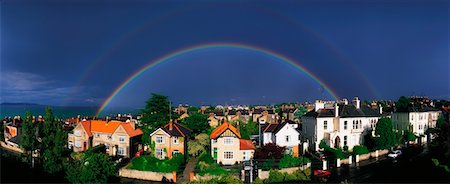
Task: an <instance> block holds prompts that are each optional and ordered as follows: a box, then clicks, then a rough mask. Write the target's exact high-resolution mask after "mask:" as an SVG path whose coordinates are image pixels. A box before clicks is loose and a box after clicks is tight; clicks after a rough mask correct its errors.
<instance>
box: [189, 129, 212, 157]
mask: <svg viewBox="0 0 450 184" xmlns="http://www.w3.org/2000/svg"><path fill="white" fill-rule="evenodd" d="M208 147H209V136H208V134H205V133H201V134H198V135H197V136H195V139H194V140H191V141H189V142H188V153H189V155H191V156H194V157H197V156H198V155H200V154H202V153H204V152H207V151H208Z"/></svg>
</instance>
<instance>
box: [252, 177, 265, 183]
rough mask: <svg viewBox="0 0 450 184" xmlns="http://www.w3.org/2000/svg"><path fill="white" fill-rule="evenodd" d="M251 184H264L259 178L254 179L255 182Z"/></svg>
mask: <svg viewBox="0 0 450 184" xmlns="http://www.w3.org/2000/svg"><path fill="white" fill-rule="evenodd" d="M253 184H264V182H263V180H261V179H260V178H256V179H255V181H253Z"/></svg>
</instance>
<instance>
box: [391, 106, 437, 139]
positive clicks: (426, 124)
mask: <svg viewBox="0 0 450 184" xmlns="http://www.w3.org/2000/svg"><path fill="white" fill-rule="evenodd" d="M440 114H441V111H439V110H437V109H433V108H409V109H408V112H394V113H393V114H392V122H393V126H394V129H397V130H400V131H402V130H409V131H411V132H413V133H414V134H415V135H416V136H418V139H417V140H416V142H417V143H425V140H426V139H427V138H428V136H429V135H426V130H427V129H428V128H435V127H436V122H437V120H438V118H439V116H440ZM430 138H431V137H430Z"/></svg>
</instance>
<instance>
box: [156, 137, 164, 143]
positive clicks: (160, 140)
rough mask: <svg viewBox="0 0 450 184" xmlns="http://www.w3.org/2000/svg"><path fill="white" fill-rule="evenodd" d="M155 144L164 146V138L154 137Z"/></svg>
mask: <svg viewBox="0 0 450 184" xmlns="http://www.w3.org/2000/svg"><path fill="white" fill-rule="evenodd" d="M155 142H156V144H164V137H163V136H156V139H155Z"/></svg>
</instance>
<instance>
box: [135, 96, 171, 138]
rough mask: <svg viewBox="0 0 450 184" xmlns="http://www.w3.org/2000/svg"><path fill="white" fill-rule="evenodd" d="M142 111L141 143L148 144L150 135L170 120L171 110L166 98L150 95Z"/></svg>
mask: <svg viewBox="0 0 450 184" xmlns="http://www.w3.org/2000/svg"><path fill="white" fill-rule="evenodd" d="M145 103H146V104H145V107H144V109H143V110H142V114H143V116H142V120H141V125H140V126H141V127H140V128H141V129H142V131H143V132H144V135H143V136H142V142H143V144H145V145H149V144H150V134H151V133H152V132H153V131H155V130H156V129H158V128H159V127H161V126H163V125H165V124H166V123H167V122H169V120H170V113H171V112H172V109H171V107H169V106H170V103H169V100H168V97H167V96H163V95H159V94H155V93H152V97H150V99H148V100H147V101H146V102H145Z"/></svg>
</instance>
